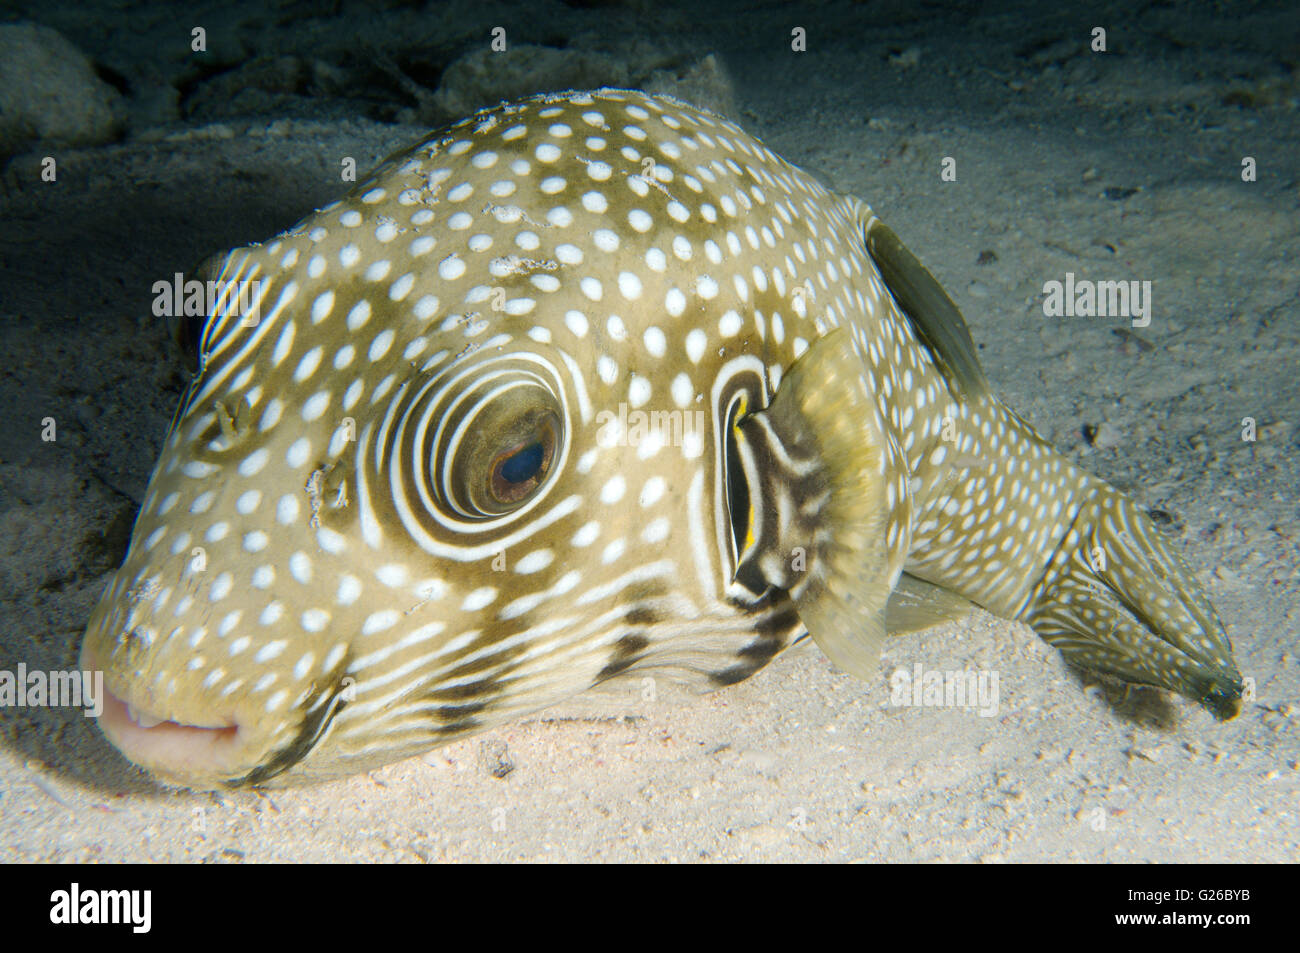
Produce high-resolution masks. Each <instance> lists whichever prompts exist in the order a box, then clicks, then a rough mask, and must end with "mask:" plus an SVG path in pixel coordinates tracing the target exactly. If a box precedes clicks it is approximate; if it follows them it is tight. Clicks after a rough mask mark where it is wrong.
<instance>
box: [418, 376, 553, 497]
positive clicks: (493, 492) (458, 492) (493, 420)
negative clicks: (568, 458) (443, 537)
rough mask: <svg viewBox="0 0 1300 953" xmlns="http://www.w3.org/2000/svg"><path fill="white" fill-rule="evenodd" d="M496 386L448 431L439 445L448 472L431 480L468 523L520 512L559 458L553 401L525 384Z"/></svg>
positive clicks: (542, 392)
mask: <svg viewBox="0 0 1300 953" xmlns="http://www.w3.org/2000/svg"><path fill="white" fill-rule="evenodd" d="M496 384H497V385H498V386H495V387H493V390H494V391H495V393H492V394H489V395H485V396H484V398H483V399H481V400H479V401H477V402H475V403H474V404H473V406H472V407H468V408H466V412H465V413H464V414H463V416H460V419H459V422H458V423H457V424H456V425H455V426H454V427H453V428H452V430H453V431H454V432H453V433H451V434H449V435H448V436H449V438H450V439H449V440H448V443H447V444H446V445H444V446H445V451H444V452H447V453H448V461H447V467H446V468H445V469H443V472H442V476H441V477H440V478H438V479H436V480H435V483H441V484H442V485H443V486H445V495H444V497H443V498H444V499H445V500H446V501H447V503H448V504H450V506H451V508H452V509H453V510H454V511H456V512H457V513H458V514H459V515H460V516H462V517H466V518H469V519H473V520H482V519H496V518H498V517H501V516H505V515H507V514H509V513H511V512H513V511H515V510H517V509H519V508H520V507H522V506H523V505H524V504H525V503H527V502H528V501H529V500H531V499H533V498H534V497H536V496H537V494H539V493H541V492H542V491H543V488H544V487H545V486H546V484H547V482H548V479H549V477H550V476H551V475H552V471H553V470H554V469H555V466H556V462H557V461H558V460H560V459H561V457H562V451H563V445H564V444H563V441H564V429H563V425H562V423H561V421H562V419H563V417H562V414H563V410H562V409H561V407H560V405H559V403H558V402H557V401H556V400H555V398H554V397H553V395H552V394H551V393H549V392H547V391H545V390H543V389H542V388H539V387H536V386H532V385H530V384H529V385H523V386H508V387H507V388H505V389H500V388H499V384H500V381H499V379H496ZM452 416H458V415H457V414H456V413H455V412H454V411H453V414H452ZM431 449H433V452H434V453H435V454H436V453H437V452H439V451H438V450H437V449H436V448H431ZM434 469H435V470H437V469H439V468H438V467H437V464H436V463H435V464H434Z"/></svg>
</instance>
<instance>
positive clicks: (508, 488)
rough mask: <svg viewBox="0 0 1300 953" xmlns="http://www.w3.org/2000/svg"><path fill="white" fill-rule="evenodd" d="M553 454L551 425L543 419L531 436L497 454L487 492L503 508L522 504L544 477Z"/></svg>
mask: <svg viewBox="0 0 1300 953" xmlns="http://www.w3.org/2000/svg"><path fill="white" fill-rule="evenodd" d="M554 455H555V427H554V423H553V422H552V421H551V419H549V418H543V419H542V420H541V421H539V423H538V426H537V432H536V433H535V434H533V435H530V436H529V437H527V438H526V439H524V440H523V441H521V442H518V443H515V444H514V445H513V446H512V447H511V448H510V449H508V450H506V451H505V452H503V453H500V454H498V455H497V457H496V459H495V460H494V461H493V463H492V469H491V473H490V475H489V478H488V492H489V493H490V494H491V496H492V498H493V499H494V500H496V501H497V502H498V503H500V504H503V505H506V506H510V505H513V504H516V503H520V502H522V501H523V500H525V499H527V498H528V497H529V496H531V495H532V493H533V491H534V490H536V489H537V487H538V486H540V485H541V483H542V481H543V480H544V479H545V478H546V473H547V471H548V470H549V469H550V466H551V458H552V457H553V456H554Z"/></svg>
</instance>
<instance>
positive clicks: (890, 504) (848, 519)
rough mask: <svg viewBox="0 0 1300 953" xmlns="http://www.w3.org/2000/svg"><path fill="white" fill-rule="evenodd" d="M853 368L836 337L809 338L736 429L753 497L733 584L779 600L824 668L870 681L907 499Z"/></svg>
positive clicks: (904, 530)
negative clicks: (763, 588)
mask: <svg viewBox="0 0 1300 953" xmlns="http://www.w3.org/2000/svg"><path fill="white" fill-rule="evenodd" d="M878 414H879V412H878V410H877V407H876V401H875V397H874V395H873V394H872V392H871V390H870V388H869V386H868V384H867V382H866V380H865V378H864V368H863V364H862V362H861V360H860V359H859V358H858V356H857V355H856V354H855V353H854V352H853V350H852V349H851V347H850V345H849V341H848V338H847V334H846V333H845V332H844V331H832V332H831V333H830V334H828V335H826V336H825V337H823V338H821V339H819V340H818V341H817V342H816V343H815V344H813V346H812V347H811V348H810V349H809V350H808V352H807V353H806V354H804V356H803V357H802V358H800V359H799V360H798V361H796V362H795V363H794V364H793V365H792V366H791V367H790V369H789V370H788V371H786V374H785V376H784V378H783V379H782V381H781V386H780V388H779V389H778V390H777V394H776V397H775V399H774V400H773V401H772V404H771V406H769V407H767V408H766V409H764V410H762V411H758V412H756V413H752V414H750V415H748V416H747V417H745V418H743V419H742V420H741V421H739V422H738V424H737V430H738V439H739V441H740V444H741V456H742V458H743V459H744V461H745V469H746V473H747V475H749V477H750V482H751V491H753V489H754V487H755V486H756V485H757V486H758V488H759V489H758V492H757V494H756V499H755V519H754V526H753V530H754V532H753V541H752V543H751V544H750V546H749V547H748V548H747V549H746V550H745V552H744V553H742V554H741V557H740V560H739V563H740V569H739V570H738V572H737V575H738V576H740V575H742V574H749V575H750V576H751V577H752V576H753V575H754V574H759V575H761V576H762V577H763V578H764V579H766V580H767V581H768V582H769V583H770V584H772V585H775V586H778V587H780V588H783V589H786V590H788V591H789V593H790V598H791V599H792V600H793V602H794V604H795V607H796V609H797V610H798V612H799V616H800V619H801V620H802V621H803V623H804V625H805V626H807V628H808V632H809V633H810V634H811V635H812V637H813V639H814V640H815V641H816V642H817V644H818V645H819V646H820V647H821V649H822V651H824V652H825V653H826V654H827V656H829V657H830V659H831V660H832V661H833V662H834V663H835V664H836V665H838V666H839V667H840V668H842V669H844V670H845V671H847V672H851V673H852V674H854V675H856V676H858V677H860V678H869V677H873V676H874V675H875V672H876V666H877V665H878V663H879V659H880V648H881V643H882V642H883V640H884V637H885V631H886V630H885V607H886V604H887V603H888V601H889V595H890V592H891V591H892V590H893V588H894V585H895V583H896V582H897V581H898V578H899V575H900V573H901V572H902V567H903V563H904V562H905V560H906V557H907V551H908V546H909V543H910V536H911V529H910V528H911V497H910V491H909V487H908V484H907V479H906V476H905V475H904V474H902V473H900V472H896V471H897V469H898V468H897V467H896V466H894V465H892V464H891V463H890V461H891V460H893V459H894V458H895V456H896V454H893V453H891V452H890V446H889V444H888V442H887V440H888V438H887V437H886V435H885V433H884V431H883V429H882V427H881V425H880V422H879V416H878Z"/></svg>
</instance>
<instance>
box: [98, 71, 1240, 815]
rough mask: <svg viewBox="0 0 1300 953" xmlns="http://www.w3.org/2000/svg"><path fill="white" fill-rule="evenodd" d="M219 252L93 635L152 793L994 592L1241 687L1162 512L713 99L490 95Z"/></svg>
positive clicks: (856, 209)
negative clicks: (1041, 409)
mask: <svg viewBox="0 0 1300 953" xmlns="http://www.w3.org/2000/svg"><path fill="white" fill-rule="evenodd" d="M205 274H206V275H207V276H208V277H209V278H214V279H215V286H216V287H219V288H220V289H221V294H220V295H219V297H218V299H217V302H216V304H215V306H214V307H212V308H211V309H210V311H209V312H208V313H207V314H205V315H203V317H202V320H201V321H199V322H196V330H195V333H194V334H193V335H191V337H192V338H193V344H194V346H195V348H196V350H197V354H196V357H197V373H196V374H195V376H194V377H193V380H192V382H191V384H190V386H189V389H188V391H187V392H186V394H185V396H184V398H183V401H182V403H181V406H180V408H179V409H178V411H177V414H176V417H175V419H174V420H173V423H172V426H171V429H170V431H169V434H168V436H167V438H166V440H165V443H164V446H163V450H162V454H161V458H160V460H159V462H158V464H157V467H156V469H155V471H154V473H153V476H152V479H151V481H150V484H149V488H148V490H147V493H146V496H145V498H144V501H143V503H142V506H141V509H140V512H139V516H138V518H137V521H136V524H135V528H134V531H133V536H132V540H131V545H130V548H129V550H128V552H127V555H126V558H125V562H124V564H123V565H122V567H121V568H120V569H119V570H118V572H117V573H116V575H115V576H114V577H113V578H112V580H111V582H110V584H109V585H108V587H107V590H106V591H105V593H104V595H103V597H102V599H101V600H100V602H99V603H98V605H97V607H96V608H95V610H94V613H93V615H92V617H91V619H90V623H89V627H88V629H87V632H86V637H85V642H84V647H83V650H82V664H83V667H85V668H87V669H93V670H102V671H103V672H104V676H105V688H106V689H107V694H108V696H109V697H108V699H107V704H106V708H105V711H104V713H103V715H102V717H101V718H100V721H99V723H100V726H101V728H102V729H103V731H104V733H105V734H106V735H107V736H108V738H109V739H110V740H111V741H112V742H113V744H115V745H116V746H117V748H118V749H120V751H121V752H122V753H123V754H124V755H126V757H127V758H129V759H130V760H131V761H133V762H135V763H136V764H138V765H141V766H143V767H144V768H146V769H148V770H149V771H151V772H153V773H154V774H155V775H157V776H158V777H159V778H161V779H163V780H165V781H167V782H170V783H174V784H178V785H183V786H188V787H192V788H200V789H204V788H207V789H211V788H222V787H234V786H240V785H262V784H286V783H292V782H295V781H300V780H309V779H322V778H328V777H333V776H339V775H345V774H348V773H352V772H357V771H363V770H368V769H372V768H375V767H377V766H380V765H383V764H386V763H389V762H393V761H396V760H398V759H401V758H405V757H408V756H411V755H416V754H419V753H422V752H425V751H427V750H429V749H431V748H433V747H435V746H438V745H440V744H443V743H446V742H448V741H450V740H452V739H456V738H460V737H463V736H465V735H468V734H470V733H472V732H477V731H482V730H484V729H487V728H490V727H492V726H495V725H499V724H501V723H503V722H506V721H508V720H510V719H514V718H517V717H519V716H521V715H523V714H525V713H528V712H533V711H536V710H538V709H541V708H544V707H545V706H548V705H551V704H552V703H554V702H557V701H559V700H561V699H563V698H566V697H568V696H572V695H574V694H575V693H578V692H581V691H583V690H584V689H586V688H588V687H590V686H592V685H595V684H597V683H599V682H602V681H605V680H606V679H610V678H613V677H615V676H623V675H627V674H629V673H633V672H638V673H639V672H643V671H646V670H651V669H653V670H660V671H664V672H670V673H677V674H679V675H682V676H685V677H687V678H689V677H690V676H692V675H693V676H694V677H695V681H696V683H697V684H702V685H705V686H710V685H711V686H725V685H730V684H732V683H735V682H738V681H740V680H742V679H744V678H747V677H748V676H750V675H752V674H753V673H754V672H756V671H757V670H758V669H760V668H762V667H763V666H764V665H766V664H767V663H768V662H769V661H771V659H772V658H773V657H774V656H775V655H776V654H777V653H779V652H780V651H781V650H783V649H785V648H787V647H788V646H789V645H791V644H792V643H794V642H795V641H797V640H799V639H801V638H803V637H804V636H806V635H810V636H811V637H812V639H814V640H815V641H816V643H817V645H818V646H819V647H820V648H821V649H822V650H823V651H824V652H825V653H826V655H827V656H828V657H829V658H830V659H831V660H832V661H833V662H834V663H835V664H836V665H837V666H839V667H840V668H842V669H844V670H846V671H847V672H850V673H852V674H854V675H857V676H859V677H862V678H864V679H878V678H880V675H881V673H880V670H879V657H880V651H881V644H882V641H883V640H884V639H885V637H886V635H887V633H894V632H900V631H907V630H911V629H915V628H917V627H920V626H924V625H927V624H933V623H934V622H936V621H940V620H944V619H950V618H954V617H956V616H958V615H960V614H961V613H962V612H963V611H965V610H967V609H969V608H970V607H971V605H972V604H975V605H979V606H982V607H984V608H985V609H987V610H989V611H990V612H993V613H995V614H997V615H1000V616H1004V617H1006V618H1009V619H1018V620H1022V621H1024V622H1026V623H1028V624H1029V625H1030V626H1031V627H1033V628H1034V629H1035V630H1036V631H1037V632H1038V633H1039V634H1040V635H1041V636H1042V637H1043V638H1045V639H1046V640H1047V641H1048V642H1050V643H1051V644H1053V645H1055V646H1057V647H1058V648H1059V649H1060V650H1061V651H1062V652H1063V653H1064V654H1065V656H1066V657H1067V659H1069V660H1070V661H1072V662H1074V663H1077V664H1078V665H1080V666H1083V667H1086V668H1089V669H1093V670H1098V671H1100V672H1103V673H1109V674H1112V675H1116V676H1119V677H1120V678H1122V679H1125V680H1128V681H1131V682H1136V683H1143V684H1148V685H1155V686H1161V687H1163V688H1167V689H1171V690H1173V691H1176V692H1180V693H1182V694H1184V695H1186V696H1189V697H1190V698H1192V699H1196V700H1198V701H1200V702H1202V703H1203V704H1204V705H1206V706H1207V707H1208V708H1210V709H1211V710H1213V711H1214V712H1215V713H1216V714H1217V715H1219V716H1220V717H1231V716H1232V715H1233V714H1235V713H1236V711H1237V709H1238V707H1239V705H1240V697H1241V688H1242V683H1241V677H1240V675H1239V674H1238V671H1237V668H1236V665H1235V664H1234V661H1233V658H1232V649H1231V646H1230V644H1229V641H1228V637H1227V635H1226V633H1225V631H1224V627H1223V624H1222V623H1221V622H1220V620H1219V618H1218V617H1217V616H1216V614H1215V610H1214V608H1213V607H1212V606H1211V604H1210V602H1209V600H1208V598H1207V596H1206V595H1205V593H1204V592H1203V591H1202V589H1201V587H1200V585H1198V583H1197V581H1196V579H1195V577H1194V576H1193V574H1192V573H1191V571H1190V570H1189V568H1188V567H1187V565H1186V564H1185V563H1184V561H1183V560H1182V559H1181V558H1180V556H1179V555H1178V554H1177V553H1176V552H1175V551H1174V550H1173V549H1172V548H1171V546H1170V545H1169V544H1168V543H1167V542H1166V541H1165V540H1164V539H1163V538H1162V536H1161V534H1160V532H1159V531H1158V530H1157V529H1156V527H1155V526H1154V524H1153V523H1152V522H1151V520H1150V519H1149V518H1148V516H1147V515H1146V513H1144V512H1143V510H1142V509H1141V508H1139V507H1138V506H1137V505H1136V504H1135V503H1134V502H1133V501H1132V500H1131V499H1129V498H1128V497H1127V496H1125V495H1124V494H1122V493H1120V492H1118V491H1117V490H1115V489H1114V488H1112V487H1111V486H1109V485H1108V484H1106V483H1105V482H1103V481H1102V480H1100V479H1098V478H1096V477H1093V476H1091V475H1089V474H1088V473H1086V472H1084V471H1083V470H1081V469H1080V468H1079V467H1077V466H1075V465H1074V464H1073V463H1071V462H1070V461H1069V460H1068V459H1066V458H1065V457H1063V456H1061V455H1060V454H1058V453H1057V452H1055V451H1054V450H1053V449H1052V448H1051V447H1050V446H1049V444H1048V443H1047V442H1046V441H1044V440H1043V438H1041V437H1040V436H1039V435H1038V434H1037V433H1035V431H1034V429H1033V428H1032V427H1031V426H1030V425H1029V424H1027V423H1026V422H1025V421H1023V420H1022V419H1021V418H1019V417H1017V416H1016V415H1015V414H1014V413H1012V412H1011V411H1010V410H1009V409H1007V408H1006V407H1005V406H1004V405H1003V404H1002V403H1001V402H999V400H998V399H997V398H996V397H994V396H992V395H991V394H990V392H989V387H988V385H987V382H986V380H985V378H984V376H983V374H982V372H981V370H980V367H979V363H978V361H977V359H976V356H975V348H974V346H973V344H972V340H971V336H970V333H969V331H968V330H967V327H966V325H965V323H964V321H963V320H962V317H961V315H960V314H959V312H958V310H957V308H956V306H955V305H954V304H953V302H952V301H951V300H950V299H949V297H948V296H947V295H946V294H945V293H944V292H943V290H942V289H941V288H940V287H939V285H938V283H937V282H936V281H935V279H934V278H933V277H932V276H931V275H930V273H929V272H928V271H926V270H925V268H924V267H922V266H921V264H920V263H919V262H918V261H917V259H915V258H914V257H913V256H912V255H911V253H910V252H908V250H907V249H906V248H905V247H904V246H903V245H902V243H901V242H900V241H899V240H898V238H897V237H896V236H895V234H894V233H893V232H892V231H891V230H890V229H889V228H888V227H887V226H885V225H884V224H882V223H881V222H880V221H879V220H878V219H877V218H876V216H875V214H874V213H873V212H872V210H871V209H870V208H869V207H868V206H867V205H866V204H865V203H863V202H862V201H860V200H859V199H857V198H854V197H851V196H847V195H840V194H836V193H834V192H832V191H830V190H828V189H826V188H825V187H824V186H823V185H821V184H820V183H819V182H818V181H817V180H816V179H815V178H813V177H812V176H810V175H808V174H807V173H805V172H803V171H801V170H800V169H798V168H796V167H795V166H793V165H791V164H790V163H788V162H786V161H785V160H784V159H782V158H780V157H779V156H777V155H775V154H774V153H773V152H771V151H770V150H769V149H768V148H766V147H765V146H764V145H763V144H762V143H760V142H759V141H758V140H756V139H754V138H753V137H751V136H749V135H747V134H746V133H745V132H744V131H743V130H741V129H740V128H739V127H738V126H737V125H735V124H734V123H732V122H730V121H728V120H726V119H724V118H721V117H719V116H717V115H713V114H711V113H709V112H706V111H703V110H700V109H697V108H694V107H692V106H690V105H688V104H686V103H684V102H681V101H678V100H675V99H672V98H668V97H664V96H650V95H646V94H644V93H641V92H636V91H630V90H614V89H602V90H598V91H594V92H581V93H578V92H574V93H565V94H559V95H544V96H537V97H533V98H529V99H524V100H522V101H519V102H514V103H509V104H503V105H501V106H499V107H497V108H493V109H488V110H484V111H481V112H479V113H478V114H476V115H474V116H472V117H470V118H468V119H465V120H464V121H462V122H459V123H457V124H455V125H453V126H451V127H449V128H447V129H445V130H444V131H441V132H438V133H435V134H433V135H432V136H430V137H428V138H426V139H425V140H424V141H422V142H420V143H419V144H417V145H416V146H414V147H413V148H411V149H409V150H407V151H405V152H402V153H400V154H397V155H395V156H392V157H390V158H389V159H388V160H386V161H385V162H384V163H383V164H382V165H380V167H379V168H378V169H376V170H375V171H374V172H373V173H372V174H371V175H370V176H369V177H368V178H367V179H366V180H365V181H363V182H362V183H361V184H359V185H357V186H356V188H354V189H353V190H352V191H351V192H350V193H348V195H347V196H346V197H344V198H343V199H341V200H340V201H338V202H336V203H334V204H332V205H329V206H327V207H326V208H323V209H321V210H320V211H318V212H316V213H315V214H313V215H311V216H309V217H308V218H306V219H305V220H304V221H302V222H301V223H300V224H299V225H297V226H295V227H294V228H291V229H290V230H288V231H287V232H284V233H283V234H281V235H279V236H276V237H275V238H274V239H272V240H270V241H269V242H267V243H265V244H259V245H252V246H250V247H246V248H240V249H236V250H234V251H232V252H229V253H228V254H225V255H222V256H218V257H217V258H216V259H214V260H213V264H212V265H211V266H210V267H209V268H208V269H207V270H206V272H205ZM250 289H252V290H253V293H252V294H250V293H249V291H250ZM250 305H251V306H250ZM181 326H182V327H184V326H185V324H184V322H182V325H181Z"/></svg>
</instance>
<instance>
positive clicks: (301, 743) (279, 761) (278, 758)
mask: <svg viewBox="0 0 1300 953" xmlns="http://www.w3.org/2000/svg"><path fill="white" fill-rule="evenodd" d="M351 662H352V656H351V653H348V654H346V655H344V656H343V660H342V661H341V662H339V664H338V665H337V666H335V668H334V671H333V672H332V673H330V679H329V681H328V682H326V684H325V686H324V687H323V688H321V689H319V690H318V691H316V692H314V693H312V694H311V695H309V696H308V697H307V699H306V700H305V701H304V702H303V705H304V706H305V707H304V713H303V719H302V724H301V725H299V726H298V734H297V735H296V736H295V737H294V739H293V740H292V741H290V742H289V743H288V744H287V745H285V746H284V747H283V748H281V749H280V750H279V751H276V752H275V753H274V754H272V755H271V757H270V758H268V759H267V760H266V761H264V762H263V763H262V764H259V765H258V766H257V767H256V768H254V769H253V770H252V771H250V772H248V774H246V775H244V776H243V777H242V778H234V779H232V780H229V781H226V782H225V784H226V787H230V788H238V787H244V786H245V785H252V784H265V783H266V782H267V781H269V780H271V778H274V777H276V776H277V775H281V774H284V772H286V771H288V770H289V769H290V768H292V767H293V766H294V765H295V764H298V763H299V762H300V761H302V759H303V758H305V757H307V755H308V754H310V753H311V750H312V749H313V748H314V747H316V745H317V743H319V741H320V740H321V738H323V737H324V736H325V732H326V731H327V730H328V729H329V726H330V725H331V724H332V723H333V721H334V717H335V716H336V715H337V714H338V713H339V712H341V711H342V710H343V709H344V708H346V707H347V704H348V699H347V698H346V697H345V693H344V690H345V689H346V688H347V687H348V686H347V685H345V684H344V679H345V678H346V677H347V670H348V665H349V664H351Z"/></svg>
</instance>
